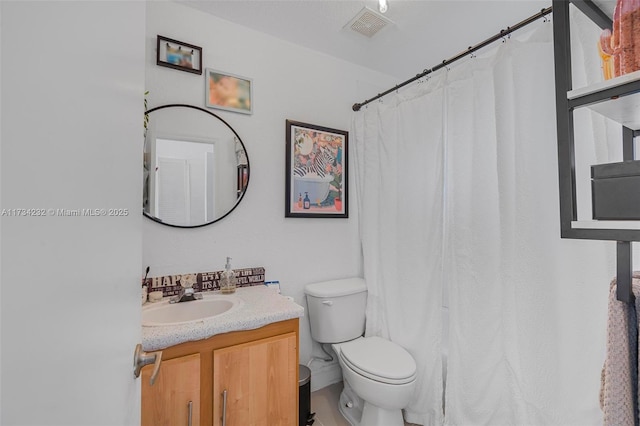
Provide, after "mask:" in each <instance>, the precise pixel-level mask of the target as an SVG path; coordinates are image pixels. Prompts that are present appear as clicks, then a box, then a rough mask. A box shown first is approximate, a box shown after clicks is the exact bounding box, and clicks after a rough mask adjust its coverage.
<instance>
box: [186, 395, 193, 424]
mask: <svg viewBox="0 0 640 426" xmlns="http://www.w3.org/2000/svg"><path fill="white" fill-rule="evenodd" d="M192 418H193V401H189V418H188V420H187V425H189V426H191V422H192Z"/></svg>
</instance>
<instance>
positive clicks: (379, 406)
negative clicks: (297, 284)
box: [305, 278, 416, 426]
mask: <svg viewBox="0 0 640 426" xmlns="http://www.w3.org/2000/svg"><path fill="white" fill-rule="evenodd" d="M305 293H306V295H307V305H308V308H309V323H310V326H311V337H312V338H313V340H315V341H316V342H318V343H321V344H325V343H326V344H331V347H332V348H333V350H334V351H335V352H336V355H337V358H338V361H339V363H340V368H341V370H342V377H343V383H344V389H343V391H342V394H341V395H340V405H339V409H340V412H341V413H342V415H343V416H344V417H345V418H346V419H347V420H348V421H349V423H351V425H352V426H404V420H403V418H402V409H403V408H405V407H406V406H407V405H409V402H410V401H411V398H412V397H413V393H414V390H415V384H416V363H415V360H414V359H413V357H412V356H411V355H410V354H409V352H407V351H406V350H405V349H404V348H402V347H401V346H400V345H398V344H396V343H394V342H392V341H390V340H388V339H384V338H382V337H378V336H373V337H362V336H363V334H364V329H365V319H366V315H365V311H366V301H367V287H366V284H365V281H364V279H362V278H347V279H341V280H334V281H326V282H321V283H314V284H308V285H307V286H306V287H305Z"/></svg>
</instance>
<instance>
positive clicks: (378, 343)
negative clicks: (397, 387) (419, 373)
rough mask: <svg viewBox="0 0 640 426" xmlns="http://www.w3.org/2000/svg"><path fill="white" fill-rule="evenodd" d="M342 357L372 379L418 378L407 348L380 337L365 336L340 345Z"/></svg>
mask: <svg viewBox="0 0 640 426" xmlns="http://www.w3.org/2000/svg"><path fill="white" fill-rule="evenodd" d="M340 356H341V357H342V360H343V361H344V362H345V363H346V364H347V365H348V366H349V367H350V368H351V369H353V370H354V371H356V372H357V373H359V374H362V375H363V376H365V377H368V378H370V379H372V380H377V381H379V382H385V383H391V384H403V383H408V382H410V381H412V380H414V379H415V376H416V362H415V360H414V359H413V357H412V356H411V354H409V352H407V351H406V350H405V349H404V348H402V347H401V346H399V345H397V344H395V343H393V342H391V341H389V340H386V339H383V338H381V337H377V336H374V337H365V338H362V339H357V340H354V341H352V342H348V343H343V344H342V345H341V346H340Z"/></svg>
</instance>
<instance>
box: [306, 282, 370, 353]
mask: <svg viewBox="0 0 640 426" xmlns="http://www.w3.org/2000/svg"><path fill="white" fill-rule="evenodd" d="M304 292H305V293H306V295H307V306H308V308H309V322H310V324H311V337H312V338H313V340H315V341H316V342H319V343H340V342H346V341H348V340H353V339H355V338H357V337H360V336H362V335H363V334H364V324H365V309H366V307H367V286H366V284H365V282H364V279H362V278H346V279H341V280H333V281H323V282H318V283H313V284H308V285H307V286H305V288H304Z"/></svg>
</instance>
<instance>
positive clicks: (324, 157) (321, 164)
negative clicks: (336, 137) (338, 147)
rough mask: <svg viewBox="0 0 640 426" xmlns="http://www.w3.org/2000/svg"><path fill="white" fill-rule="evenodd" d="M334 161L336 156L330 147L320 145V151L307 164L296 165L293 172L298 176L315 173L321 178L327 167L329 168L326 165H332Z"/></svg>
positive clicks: (324, 174) (325, 173)
mask: <svg viewBox="0 0 640 426" xmlns="http://www.w3.org/2000/svg"><path fill="white" fill-rule="evenodd" d="M335 161H336V157H335V156H334V155H333V153H332V151H331V149H330V148H327V147H324V146H323V147H320V151H319V152H318V153H317V154H316V155H315V157H313V158H312V159H311V160H310V161H309V162H308V163H307V164H304V165H299V166H296V167H295V168H294V169H293V174H294V175H295V176H298V177H305V176H306V175H308V174H311V173H315V174H316V175H318V176H319V177H321V178H323V177H325V176H326V175H327V169H329V167H327V166H331V165H333V163H334V162H335Z"/></svg>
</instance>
